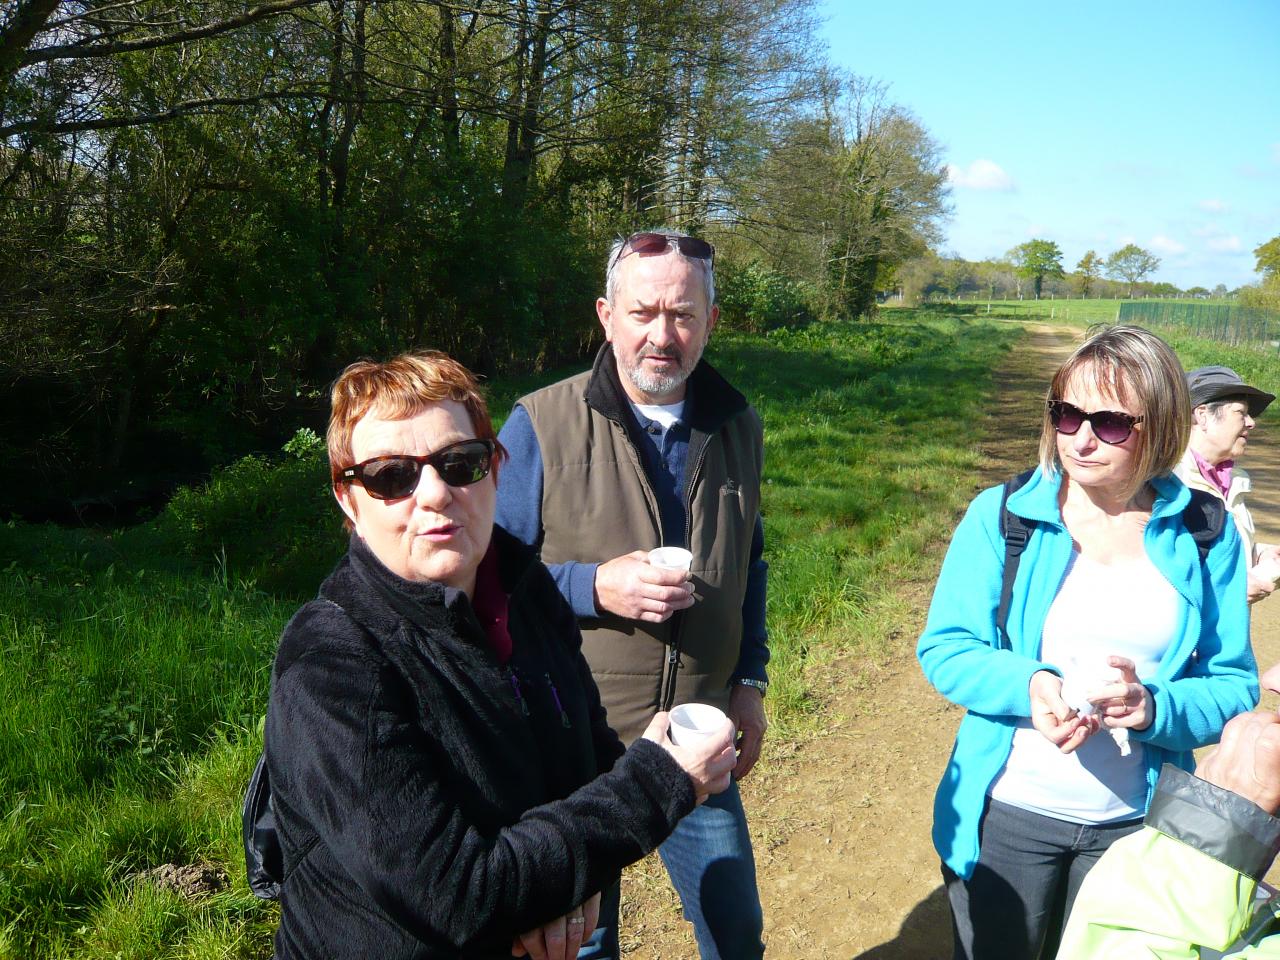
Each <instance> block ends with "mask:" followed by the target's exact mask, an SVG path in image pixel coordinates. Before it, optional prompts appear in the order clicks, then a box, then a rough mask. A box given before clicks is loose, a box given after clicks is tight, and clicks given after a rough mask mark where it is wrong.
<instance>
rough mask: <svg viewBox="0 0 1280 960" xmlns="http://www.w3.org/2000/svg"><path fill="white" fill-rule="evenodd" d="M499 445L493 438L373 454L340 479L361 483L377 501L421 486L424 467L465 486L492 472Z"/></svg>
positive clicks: (449, 482)
mask: <svg viewBox="0 0 1280 960" xmlns="http://www.w3.org/2000/svg"><path fill="white" fill-rule="evenodd" d="M496 447H497V444H496V443H495V442H494V441H492V440H480V439H475V440H459V441H458V442H457V443H451V444H449V445H448V446H445V447H441V448H440V449H439V450H437V451H435V452H434V453H428V454H424V455H423V456H420V457H418V456H413V455H412V454H407V453H393V454H387V455H385V456H381V457H370V458H369V459H368V460H365V461H363V462H362V463H357V464H356V465H355V466H353V467H347V468H346V469H345V470H343V471H342V472H341V473H339V474H338V480H339V482H341V483H353V482H354V483H358V484H360V486H362V487H364V489H365V492H366V493H367V494H369V496H371V497H373V498H374V499H375V500H399V499H401V498H402V497H407V496H409V495H410V494H411V493H413V491H415V490H417V489H418V480H419V479H420V478H421V477H422V468H423V467H431V468H432V469H434V470H435V472H436V473H438V474H440V479H441V480H443V481H444V482H445V483H447V484H448V485H449V486H451V487H466V486H470V485H471V484H473V483H476V482H478V481H480V480H483V479H484V478H485V477H487V476H488V475H489V470H490V469H491V467H492V466H493V452H494V450H495V449H496Z"/></svg>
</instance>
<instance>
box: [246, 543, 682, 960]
mask: <svg viewBox="0 0 1280 960" xmlns="http://www.w3.org/2000/svg"><path fill="white" fill-rule="evenodd" d="M494 540H495V543H496V547H497V550H498V556H499V570H500V577H501V580H502V583H503V588H504V590H505V591H506V592H507V593H508V594H509V595H510V608H509V621H508V628H509V631H510V634H511V640H512V647H513V653H512V657H511V660H510V662H509V663H508V664H506V665H500V664H499V663H498V662H497V659H496V658H495V657H494V655H493V653H492V651H491V648H490V646H489V644H488V641H487V639H486V637H485V635H484V632H483V630H482V629H481V627H480V624H479V623H478V622H477V620H476V618H475V614H474V613H473V611H472V608H471V604H470V602H469V600H468V599H467V597H466V595H465V594H464V593H462V592H461V591H458V590H454V589H451V588H446V587H444V586H442V585H440V584H438V583H430V582H426V583H413V582H410V581H407V580H404V579H402V578H400V577H398V576H396V575H395V574H393V573H391V572H390V571H389V570H387V569H386V567H384V566H383V565H382V564H381V563H380V562H379V561H378V560H377V559H376V558H375V557H374V556H373V554H372V553H371V552H370V551H369V550H368V548H367V547H366V546H365V544H364V542H363V541H362V540H360V539H359V538H358V537H353V538H352V541H351V547H350V549H349V551H348V553H347V555H346V556H345V557H344V558H343V559H342V560H341V561H340V562H339V564H338V566H337V568H336V569H335V570H334V572H333V573H332V574H331V575H330V576H329V578H328V579H327V580H326V581H325V582H324V584H323V585H322V587H321V588H320V595H319V598H318V599H316V600H313V601H311V602H310V603H308V604H306V605H305V606H304V607H303V608H302V609H301V610H299V611H298V613H297V614H296V615H295V616H294V617H293V619H292V620H291V621H290V622H289V625H288V626H287V627H286V628H285V631H284V634H283V636H282V637H281V640H280V647H279V650H278V652H277V654H276V662H275V668H274V670H273V672H272V678H271V704H270V709H269V711H268V714H267V729H266V752H267V763H268V766H269V769H270V775H271V786H272V792H273V795H274V801H275V804H276V816H277V819H278V823H279V830H280V835H281V838H282V841H283V845H284V861H285V873H286V879H285V883H284V887H283V891H282V893H281V896H280V901H281V907H282V914H281V923H280V929H279V931H278V932H277V934H276V941H275V948H276V956H277V957H278V958H280V960H294V958H317V960H318V958H344V957H350V958H356V957H359V958H376V960H397V958H402V957H404V958H409V957H412V958H437V957H448V958H458V957H466V958H498V957H502V958H507V957H510V955H511V954H510V946H511V940H512V938H513V937H514V936H516V935H517V934H519V933H520V932H522V931H525V930H529V929H532V928H534V927H536V926H538V925H540V924H542V923H545V922H546V921H548V920H550V919H552V918H554V917H557V916H560V915H562V914H564V913H566V912H568V911H569V909H571V908H572V907H574V906H576V905H577V904H579V903H582V902H583V901H585V900H586V899H587V898H588V897H590V896H591V895H592V894H594V893H596V892H598V891H600V890H601V889H603V888H604V887H605V886H607V885H609V884H610V883H612V882H613V881H614V880H615V879H616V878H617V876H618V874H619V873H620V871H621V869H622V868H623V867H624V866H626V865H627V864H629V863H632V862H633V861H635V860H638V859H639V858H640V857H642V856H644V855H645V854H646V853H648V852H649V851H650V850H652V849H654V848H655V847H656V846H657V845H658V844H659V843H661V842H662V840H664V839H665V838H666V837H667V836H668V835H669V834H670V832H671V831H672V829H674V827H675V825H676V823H677V822H678V821H679V819H680V818H681V817H682V816H684V815H685V814H686V813H688V812H689V811H690V810H692V809H693V806H694V793H693V786H692V783H691V782H690V780H689V778H688V777H687V776H686V775H685V773H684V772H683V771H682V770H681V769H680V768H679V766H678V765H677V764H676V763H675V761H674V760H673V759H671V757H670V756H669V755H668V754H667V753H666V752H665V751H664V750H662V749H661V748H660V747H658V746H657V745H656V744H653V743H650V742H648V741H644V740H641V741H639V742H637V743H635V744H634V745H632V747H631V748H630V749H629V750H627V751H626V752H625V754H624V753H623V748H622V744H621V742H620V741H619V740H618V737H617V735H616V734H615V733H614V732H613V731H612V730H611V729H609V727H608V725H607V723H606V720H605V712H604V709H603V707H601V705H600V698H599V695H598V693H597V691H596V687H595V684H594V683H593V681H592V679H591V673H590V671H589V669H588V668H587V665H586V662H585V661H584V660H583V658H582V655H581V652H580V650H579V647H580V644H581V638H580V636H579V633H578V628H577V624H576V621H575V619H574V616H573V613H572V611H571V610H570V609H569V607H568V606H567V605H566V603H565V601H564V599H563V598H562V597H561V596H560V593H559V591H558V590H557V589H556V587H555V584H554V583H553V581H552V579H551V576H550V574H548V573H547V571H546V568H545V567H543V566H542V564H541V563H539V562H537V560H536V558H535V557H534V555H533V554H532V552H530V551H529V550H528V548H526V547H525V546H524V545H523V544H521V543H519V541H517V540H516V539H515V538H514V537H511V536H509V535H508V534H507V533H506V532H505V531H504V530H502V528H500V527H495V528H494Z"/></svg>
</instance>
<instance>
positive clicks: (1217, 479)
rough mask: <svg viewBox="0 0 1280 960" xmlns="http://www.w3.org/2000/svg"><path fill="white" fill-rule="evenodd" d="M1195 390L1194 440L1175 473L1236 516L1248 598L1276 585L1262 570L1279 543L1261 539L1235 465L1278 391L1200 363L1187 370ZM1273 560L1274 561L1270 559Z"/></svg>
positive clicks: (1279, 559)
mask: <svg viewBox="0 0 1280 960" xmlns="http://www.w3.org/2000/svg"><path fill="white" fill-rule="evenodd" d="M1187 390H1188V392H1189V393H1190V395H1191V442H1190V444H1189V445H1188V448H1187V452H1186V454H1185V455H1184V456H1183V458H1182V462H1181V463H1179V464H1178V466H1177V467H1176V468H1175V470H1174V473H1176V474H1177V475H1178V477H1179V478H1180V479H1181V480H1182V482H1183V483H1185V484H1186V485H1187V486H1189V487H1191V488H1192V489H1193V490H1204V491H1206V492H1208V493H1211V494H1213V495H1214V496H1216V497H1218V498H1219V499H1221V500H1222V501H1223V502H1224V503H1225V504H1226V505H1227V509H1228V510H1229V511H1230V512H1231V516H1232V517H1233V518H1235V522H1236V528H1237V529H1238V530H1239V531H1240V540H1241V542H1242V544H1243V546H1244V549H1245V557H1246V558H1247V560H1248V563H1249V602H1250V603H1256V602H1257V601H1259V600H1261V599H1262V598H1263V597H1265V596H1268V595H1269V594H1270V593H1271V592H1272V591H1273V590H1275V588H1276V581H1275V579H1274V578H1273V577H1271V576H1267V575H1259V574H1260V572H1261V571H1260V570H1259V569H1258V565H1259V564H1260V563H1262V562H1263V561H1270V562H1274V563H1280V547H1278V546H1275V545H1273V544H1265V543H1258V542H1257V539H1256V534H1255V531H1254V527H1253V517H1251V516H1250V515H1249V508H1248V507H1247V506H1245V502H1244V495H1245V494H1246V493H1248V492H1249V491H1250V490H1251V489H1252V484H1251V482H1250V480H1249V474H1247V473H1246V472H1245V471H1243V470H1241V469H1240V468H1239V467H1237V466H1236V465H1235V463H1236V460H1238V459H1239V458H1240V455H1241V454H1242V453H1244V448H1245V445H1246V444H1247V443H1248V442H1249V431H1250V430H1252V429H1253V427H1254V423H1255V422H1256V421H1257V418H1258V417H1260V416H1261V415H1262V411H1264V410H1266V409H1267V407H1268V405H1270V403H1271V401H1272V400H1274V399H1275V394H1272V393H1267V392H1266V391H1265V390H1259V389H1258V388H1257V387H1251V386H1249V384H1247V383H1245V382H1244V380H1243V379H1241V377H1240V374H1238V373H1236V372H1235V371H1234V370H1232V369H1231V368H1230V367H1222V366H1210V367H1197V368H1196V369H1195V370H1192V371H1190V372H1189V373H1188V374H1187ZM1268 565H1270V564H1268Z"/></svg>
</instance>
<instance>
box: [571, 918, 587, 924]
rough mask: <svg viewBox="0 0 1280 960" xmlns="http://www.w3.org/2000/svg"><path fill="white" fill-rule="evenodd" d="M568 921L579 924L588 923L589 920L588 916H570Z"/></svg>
mask: <svg viewBox="0 0 1280 960" xmlns="http://www.w3.org/2000/svg"><path fill="white" fill-rule="evenodd" d="M568 922H569V923H574V924H577V923H586V922H587V918H586V917H570V918H569V920H568Z"/></svg>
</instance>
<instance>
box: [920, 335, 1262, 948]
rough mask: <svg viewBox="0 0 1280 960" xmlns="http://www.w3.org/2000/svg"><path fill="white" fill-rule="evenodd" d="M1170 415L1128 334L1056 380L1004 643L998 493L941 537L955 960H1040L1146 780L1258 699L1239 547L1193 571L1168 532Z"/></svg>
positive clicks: (1175, 395)
mask: <svg viewBox="0 0 1280 960" xmlns="http://www.w3.org/2000/svg"><path fill="white" fill-rule="evenodd" d="M1187 403H1188V401H1187V398H1186V383H1185V380H1184V377H1183V372H1182V368H1181V366H1180V365H1179V363H1178V360H1177V358H1176V357H1175V356H1174V354H1173V352H1172V351H1171V350H1170V349H1169V347H1168V346H1167V345H1166V344H1165V343H1164V342H1163V341H1162V340H1160V338H1159V337H1156V336H1155V335H1154V334H1152V333H1149V332H1148V331H1146V330H1142V329H1140V328H1136V327H1122V326H1118V327H1111V328H1109V329H1106V330H1104V331H1102V332H1101V333H1099V334H1097V335H1096V336H1094V337H1092V338H1091V339H1089V340H1088V341H1087V342H1086V343H1085V344H1083V345H1082V346H1081V347H1080V348H1079V349H1077V350H1076V351H1075V353H1073V354H1072V356H1071V357H1070V358H1069V359H1068V360H1067V361H1066V362H1065V363H1064V364H1063V366H1062V367H1061V368H1060V369H1059V370H1058V372H1057V374H1056V375H1055V376H1054V378H1053V381H1052V383H1051V385H1050V388H1049V394H1048V398H1047V402H1046V408H1045V415H1044V421H1043V428H1042V435H1041V442H1040V469H1039V470H1037V471H1036V472H1035V474H1034V475H1033V476H1032V478H1031V480H1030V481H1029V482H1027V483H1026V484H1025V485H1024V486H1023V487H1021V488H1020V489H1019V490H1017V491H1016V492H1014V493H1013V494H1011V495H1010V496H1009V498H1008V509H1009V511H1010V512H1011V513H1014V514H1016V515H1018V516H1020V517H1023V518H1024V519H1025V520H1027V521H1029V524H1028V525H1029V526H1030V528H1031V535H1030V539H1029V541H1028V543H1027V546H1026V549H1025V551H1024V552H1023V554H1022V559H1021V562H1020V565H1019V567H1018V572H1017V577H1016V579H1015V581H1014V585H1013V596H1012V602H1011V604H1010V607H1009V614H1008V620H1007V635H1006V637H1005V638H1003V639H1002V638H1001V637H1000V635H999V631H998V630H997V626H996V622H995V620H996V607H997V603H998V600H999V596H1000V587H1001V581H1002V574H1003V564H1004V555H1005V547H1004V539H1003V537H1002V535H1001V531H1000V513H1001V506H1000V505H1001V498H1002V490H1001V488H1000V487H995V488H992V489H990V490H986V491H984V492H983V493H981V494H979V495H978V497H977V498H976V499H975V500H974V501H973V503H972V504H970V506H969V510H968V512H967V513H966V514H965V517H964V519H963V520H962V521H961V522H960V525H959V527H958V528H957V529H956V533H955V536H954V537H953V539H952V542H951V546H950V549H949V550H948V552H947V557H946V560H945V561H944V563H943V567H942V572H941V575H940V576H939V579H938V584H937V588H936V589H935V592H934V597H933V603H932V605H931V607H930V610H929V619H928V623H927V624H926V626H925V631H924V634H923V635H922V636H921V638H920V643H919V647H918V650H917V655H918V656H919V658H920V663H921V665H922V666H923V668H924V672H925V675H926V676H927V677H928V679H929V681H930V683H932V684H933V685H934V686H935V687H936V688H937V689H938V690H939V692H941V693H942V694H943V695H944V696H946V697H947V698H948V699H950V700H952V701H954V702H956V703H958V704H960V705H961V706H963V707H965V708H966V710H967V713H966V714H965V717H964V719H963V720H962V722H961V724H960V729H959V732H958V733H957V736H956V743H955V747H954V749H953V751H952V755H951V759H950V762H949V763H948V765H947V769H946V771H945V773H944V775H943V777H942V782H941V784H940V785H939V788H938V793H937V798H936V801H935V806H934V827H933V838H934V844H935V846H936V848H937V850H938V853H939V855H940V856H941V858H942V870H943V877H944V880H945V882H946V886H947V894H948V898H949V900H950V903H951V909H952V918H953V921H954V932H955V955H956V957H957V958H977V960H982V958H988V957H992V958H994V957H998V958H1001V960H1018V958H1027V960H1034V958H1038V957H1040V956H1046V957H1051V956H1053V954H1054V952H1055V950H1056V948H1057V940H1058V936H1059V931H1060V927H1061V922H1062V918H1063V917H1064V916H1065V914H1066V912H1067V911H1068V910H1069V909H1070V905H1071V900H1072V898H1073V897H1074V895H1075V892H1076V891H1077V890H1078V889H1079V884H1080V882H1081V881H1082V880H1083V878H1084V874H1085V873H1086V872H1087V870H1088V869H1089V867H1090V866H1092V864H1093V863H1094V862H1096V861H1097V859H1098V858H1099V857H1100V856H1101V855H1102V853H1103V852H1105V850H1106V848H1107V847H1108V846H1109V845H1110V844H1111V843H1112V842H1114V841H1115V840H1116V839H1118V838H1119V837H1122V836H1125V835H1127V834H1130V833H1133V832H1135V831H1136V830H1137V829H1138V828H1139V827H1140V825H1141V818H1142V815H1143V812H1144V811H1145V809H1146V806H1147V804H1148V802H1149V800H1150V796H1151V792H1152V790H1153V789H1154V787H1155V783H1156V779H1157V776H1158V774H1159V771H1160V767H1161V765H1162V764H1164V763H1166V762H1170V763H1174V764H1177V765H1178V766H1180V767H1182V768H1184V769H1190V768H1191V764H1192V757H1191V750H1192V749H1193V748H1195V747H1198V746H1201V745H1203V744H1206V743H1211V742H1213V741H1214V740H1216V739H1217V738H1218V736H1219V734H1220V733H1221V731H1222V728H1223V726H1224V725H1225V724H1226V722H1227V721H1228V720H1229V719H1230V718H1231V717H1233V716H1234V715H1236V714H1238V713H1240V712H1242V711H1245V710H1248V709H1250V708H1251V707H1252V706H1253V705H1254V704H1255V703H1256V702H1257V697H1258V683H1257V670H1256V667H1255V665H1254V661H1253V655H1252V653H1251V652H1250V648H1249V619H1248V608H1247V605H1246V602H1245V569H1244V566H1243V563H1242V561H1241V556H1242V554H1241V551H1240V544H1239V536H1238V534H1237V533H1236V531H1235V528H1234V525H1233V524H1230V523H1225V524H1223V525H1222V532H1221V534H1220V535H1219V537H1218V539H1217V541H1216V542H1215V543H1214V544H1213V545H1212V546H1211V547H1210V549H1209V551H1208V555H1207V556H1206V558H1205V559H1204V561H1203V562H1201V558H1200V553H1199V550H1198V549H1197V546H1196V543H1195V540H1194V539H1193V537H1192V536H1191V534H1190V533H1189V532H1188V531H1187V529H1186V527H1185V525H1184V523H1183V515H1182V514H1183V508H1184V507H1185V506H1186V505H1187V504H1188V502H1189V501H1190V493H1189V492H1188V490H1187V488H1186V487H1185V486H1184V485H1183V484H1182V482H1181V481H1179V480H1177V479H1176V478H1175V477H1173V476H1172V470H1173V467H1174V465H1175V464H1176V463H1177V462H1178V459H1179V457H1181V455H1182V451H1183V449H1185V446H1186V442H1187V432H1188V429H1189V426H1188V421H1187V417H1186V410H1187ZM1108 733H1110V734H1111V736H1108Z"/></svg>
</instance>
